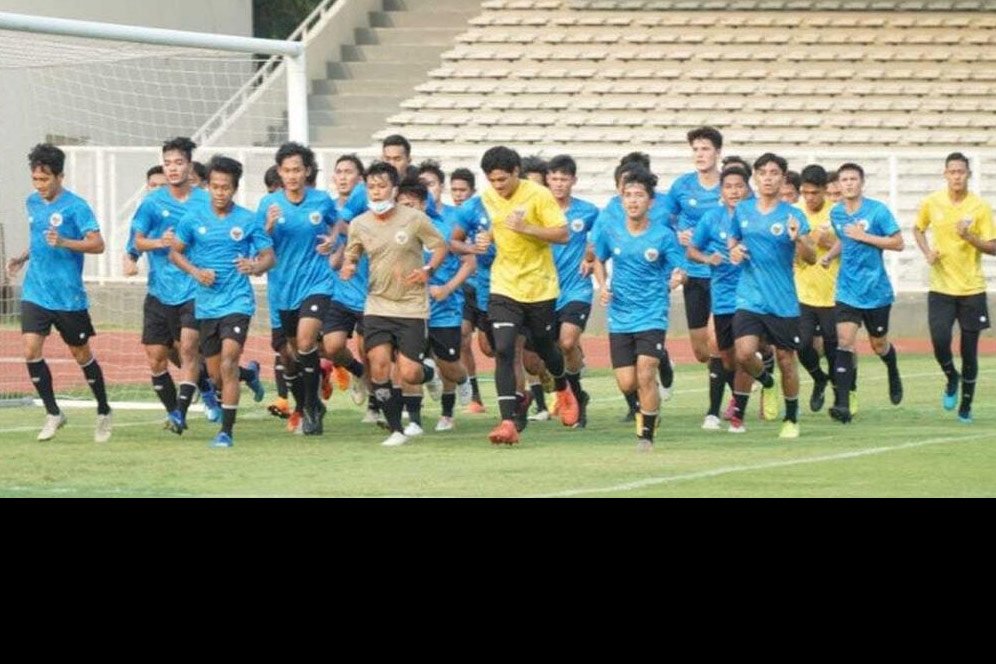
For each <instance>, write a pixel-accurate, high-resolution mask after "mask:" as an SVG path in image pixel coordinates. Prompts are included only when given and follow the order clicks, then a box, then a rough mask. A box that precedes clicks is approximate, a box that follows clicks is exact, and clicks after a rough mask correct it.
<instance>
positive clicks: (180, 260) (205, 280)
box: [169, 238, 215, 286]
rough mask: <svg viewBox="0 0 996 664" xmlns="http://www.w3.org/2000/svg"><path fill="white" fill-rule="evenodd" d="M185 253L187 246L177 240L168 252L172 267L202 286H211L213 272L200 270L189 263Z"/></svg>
mask: <svg viewBox="0 0 996 664" xmlns="http://www.w3.org/2000/svg"><path fill="white" fill-rule="evenodd" d="M186 251H187V244H186V243H185V242H183V241H182V240H180V239H179V238H178V239H177V240H176V241H175V242H174V243H173V246H172V247H171V248H170V251H169V259H170V261H171V262H172V263H173V265H175V266H177V267H178V268H180V269H181V270H183V271H184V272H186V273H187V274H189V275H190V276H192V277H193V278H194V279H195V280H196V281H197V283H199V284H201V285H202V286H211V285H213V284H214V277H215V274H214V270H202V269H200V268H199V267H197V266H196V265H194V264H193V263H191V262H190V259H188V258H187V256H186V253H185V252H186Z"/></svg>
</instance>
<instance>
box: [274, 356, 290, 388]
mask: <svg viewBox="0 0 996 664" xmlns="http://www.w3.org/2000/svg"><path fill="white" fill-rule="evenodd" d="M284 369H285V367H284V363H283V360H281V359H280V355H279V354H277V355H275V356H274V357H273V380H274V382H276V384H277V396H278V397H280V398H281V399H286V398H287V394H288V392H287V381H286V380H285V379H284Z"/></svg>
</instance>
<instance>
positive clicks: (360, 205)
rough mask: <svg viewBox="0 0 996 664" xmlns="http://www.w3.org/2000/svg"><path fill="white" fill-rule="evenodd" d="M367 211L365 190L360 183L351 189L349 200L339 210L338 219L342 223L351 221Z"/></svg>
mask: <svg viewBox="0 0 996 664" xmlns="http://www.w3.org/2000/svg"><path fill="white" fill-rule="evenodd" d="M366 211H367V188H366V187H365V186H364V185H363V184H362V183H361V184H358V185H356V186H355V187H353V191H351V192H350V194H349V198H347V199H346V202H345V203H344V204H343V206H342V209H341V210H339V217H340V218H341V219H342V220H343V221H347V222H348V221H352V220H353V219H356V218H357V217H358V216H360V215H361V214H363V213H364V212H366Z"/></svg>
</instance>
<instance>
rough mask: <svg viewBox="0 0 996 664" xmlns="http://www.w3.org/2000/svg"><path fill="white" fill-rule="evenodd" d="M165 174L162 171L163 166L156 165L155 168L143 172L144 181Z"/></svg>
mask: <svg viewBox="0 0 996 664" xmlns="http://www.w3.org/2000/svg"><path fill="white" fill-rule="evenodd" d="M165 172H166V171H164V170H163V165H162V164H156V165H155V166H153V167H152V168H150V169H149V170H147V171H145V179H146V180H148V179H149V178H151V177H152V176H153V175H162V174H163V173H165Z"/></svg>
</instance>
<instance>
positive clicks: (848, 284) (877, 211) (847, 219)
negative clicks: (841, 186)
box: [830, 198, 899, 309]
mask: <svg viewBox="0 0 996 664" xmlns="http://www.w3.org/2000/svg"><path fill="white" fill-rule="evenodd" d="M830 223H831V224H832V225H833V229H834V231H836V233H837V237H838V238H839V239H840V242H841V253H840V272H839V273H838V274H837V291H836V294H835V296H834V297H835V299H836V300H837V301H838V302H843V303H844V304H848V305H850V306H852V307H856V308H858V309H876V308H878V307H884V306H886V305H887V304H892V302H893V300H895V299H896V298H895V294H894V293H893V291H892V283H891V282H890V281H889V275H888V274H887V273H886V271H885V260H884V259H883V257H882V249H879V248H878V247H873V246H871V245H870V244H867V243H865V242H859V241H858V240H852V239H851V238H849V237H847V235H845V234H844V229H845V228H847V227H848V226H849V225H851V224H861V226H862V227H864V229H865V231H866V232H868V233H869V234H871V235H878V236H879V237H889V236H890V235H893V234H895V233H898V232H899V224H897V223H896V218H895V217H894V216H893V215H892V211H891V210H889V207H888V206H887V205H885V204H884V203H882V202H881V201H876V200H875V199H872V198H862V199H861V207H859V208H858V210H857V211H856V212H855V213H854V214H848V212H847V209H846V208H845V207H844V203H843V201H841V202H840V203H837V204H836V205H834V206H833V207H832V208H831V209H830Z"/></svg>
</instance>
